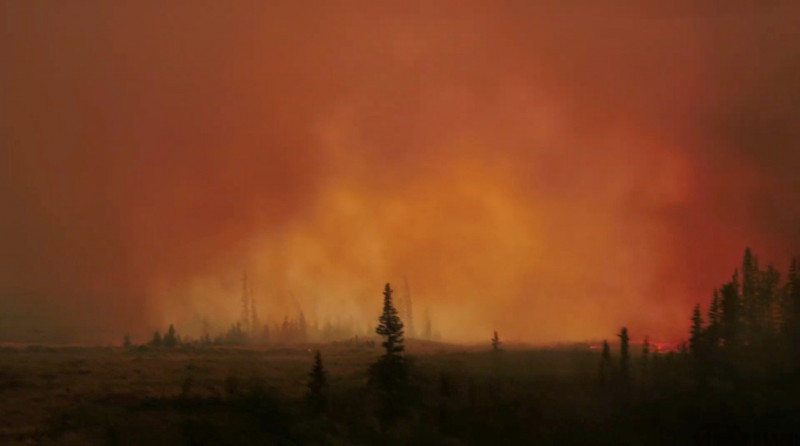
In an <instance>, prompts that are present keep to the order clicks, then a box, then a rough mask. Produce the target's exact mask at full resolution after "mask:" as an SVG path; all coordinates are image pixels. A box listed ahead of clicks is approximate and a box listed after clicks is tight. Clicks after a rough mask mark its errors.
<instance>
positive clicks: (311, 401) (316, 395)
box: [306, 350, 327, 415]
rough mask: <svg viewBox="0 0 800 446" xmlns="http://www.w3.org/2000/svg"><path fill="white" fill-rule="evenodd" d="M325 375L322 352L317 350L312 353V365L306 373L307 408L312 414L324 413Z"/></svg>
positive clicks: (325, 403) (325, 405)
mask: <svg viewBox="0 0 800 446" xmlns="http://www.w3.org/2000/svg"><path fill="white" fill-rule="evenodd" d="M326 375H327V374H326V373H325V368H324V367H323V365H322V354H321V353H320V351H319V350H317V352H316V353H315V354H314V365H313V366H312V368H311V372H309V374H308V394H307V395H306V403H307V405H308V410H309V412H311V413H312V414H313V415H320V414H322V413H324V412H325V409H326V407H327V399H326V397H325V386H326V382H327V376H326Z"/></svg>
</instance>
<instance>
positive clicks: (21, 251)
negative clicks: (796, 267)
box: [0, 1, 800, 342]
mask: <svg viewBox="0 0 800 446" xmlns="http://www.w3.org/2000/svg"><path fill="white" fill-rule="evenodd" d="M0 4H1V5H2V9H0V18H1V19H2V20H1V21H0V29H1V30H2V36H3V37H2V39H0V58H1V59H0V60H2V65H3V69H2V70H0V85H2V87H0V126H2V127H0V205H2V207H1V208H0V209H1V210H2V211H1V212H2V214H0V339H5V340H22V341H27V340H32V341H65V342H109V341H115V340H117V339H118V338H120V336H121V333H123V332H125V331H129V332H131V333H133V334H134V335H135V336H138V337H140V338H142V337H144V336H147V335H148V334H149V333H152V330H154V329H156V328H163V326H164V325H165V324H167V323H169V322H175V323H176V325H177V326H178V327H179V329H182V328H183V330H184V331H185V332H188V333H193V334H195V335H196V334H197V333H198V332H199V330H200V328H199V327H200V324H201V320H202V319H203V318H209V319H211V320H212V322H213V324H215V325H216V326H217V328H219V329H222V328H224V327H225V326H226V325H228V324H230V323H231V322H233V321H235V320H236V318H237V317H238V316H239V312H240V303H239V302H240V301H239V292H240V291H239V290H240V287H241V285H240V282H239V281H240V278H241V272H242V271H243V270H247V271H248V272H249V273H250V275H251V277H253V278H254V281H255V284H254V286H255V292H256V296H257V301H258V305H259V313H260V314H261V316H262V318H263V319H266V320H273V319H274V320H278V319H282V318H283V315H284V314H295V313H296V312H298V311H299V310H300V309H301V308H302V309H303V311H305V312H306V314H308V315H310V316H311V317H312V318H314V319H316V320H319V321H325V320H341V321H351V322H352V323H353V324H356V325H358V326H359V327H361V326H363V327H364V331H366V329H367V326H368V325H374V322H375V320H376V318H377V316H378V314H379V311H380V299H381V290H382V287H383V284H384V283H385V282H387V281H389V282H392V283H393V284H394V287H395V289H397V290H399V291H402V290H403V288H404V287H403V286H402V282H403V278H408V281H409V284H410V287H411V293H412V297H413V302H414V310H415V314H414V315H415V319H416V320H417V326H418V327H419V326H420V325H421V321H422V320H423V317H424V314H425V313H426V312H429V314H430V316H431V320H432V324H433V326H434V328H435V329H436V330H437V331H439V332H441V334H442V335H443V336H444V338H445V339H451V340H459V341H476V340H485V341H487V342H488V339H489V337H490V336H491V331H492V330H493V329H497V330H498V331H500V334H501V336H503V337H504V338H506V339H510V340H523V341H530V342H548V341H559V340H564V341H570V340H584V339H589V338H600V337H611V335H612V333H614V332H615V331H616V330H617V329H618V328H619V327H620V326H622V325H627V326H628V327H629V330H630V331H631V333H632V336H633V337H634V339H636V338H639V337H643V336H644V335H645V334H649V335H650V336H651V337H653V338H658V339H670V340H673V339H677V338H681V337H684V336H685V335H684V333H685V332H686V331H687V327H688V324H689V321H688V317H689V315H690V310H691V307H692V305H693V304H694V303H696V302H703V303H705V302H706V301H707V299H708V297H709V296H710V293H711V291H712V290H713V288H714V287H715V286H717V284H719V283H721V282H723V281H725V280H727V279H728V278H729V276H730V273H731V272H732V270H733V268H734V267H735V266H736V265H737V264H738V262H739V259H740V255H741V252H742V251H743V249H744V247H745V246H748V245H749V246H751V247H752V248H753V249H754V250H755V251H756V252H757V253H759V254H760V257H761V259H762V262H764V263H766V262H767V261H773V262H775V263H776V265H777V266H778V267H779V268H780V269H781V270H782V271H784V270H785V269H786V265H787V264H788V259H789V257H790V256H791V255H793V254H797V253H799V252H800V231H798V228H800V175H798V172H800V150H798V147H797V141H800V126H798V125H797V123H798V122H800V107H798V105H797V104H800V83H798V82H797V80H798V79H800V44H799V43H798V42H800V26H798V25H799V24H800V7H798V6H797V5H796V4H795V3H793V2H785V3H782V2H761V3H759V6H753V5H752V4H750V3H746V2H713V1H708V2H688V1H686V2H670V5H662V4H659V2H603V1H600V2H592V3H591V4H586V5H582V6H581V7H578V6H575V5H571V6H569V5H567V4H565V3H564V2H559V1H553V2H547V1H545V2H516V1H510V2H502V5H501V3H496V2H420V3H413V2H412V3H409V4H396V5H390V4H388V3H381V4H376V3H374V2H343V3H338V2H296V1H287V2H280V1H279V2H247V1H242V2H232V3H229V2H195V1H175V2H166V3H165V2H149V1H148V2H131V3H113V4H112V3H107V2H94V1H78V2H28V1H3V2H2V3H0ZM398 294H399V295H401V296H402V295H403V293H402V292H401V293H398Z"/></svg>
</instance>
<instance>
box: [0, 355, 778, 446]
mask: <svg viewBox="0 0 800 446" xmlns="http://www.w3.org/2000/svg"><path fill="white" fill-rule="evenodd" d="M315 349H319V350H321V352H322V357H323V361H324V365H325V369H326V371H327V374H328V385H327V396H328V402H329V404H328V410H327V414H326V415H325V416H322V417H312V416H309V415H308V414H306V413H305V412H304V407H305V406H304V404H303V401H304V400H303V398H304V395H305V392H306V382H307V376H308V373H309V371H310V369H311V365H312V360H313V351H314V350H315ZM408 351H409V360H410V382H411V387H410V389H409V394H410V395H409V398H408V401H409V407H410V408H409V410H408V413H407V415H406V416H405V417H404V418H403V419H402V420H401V421H400V422H399V423H398V424H397V425H396V426H394V427H392V428H390V429H387V428H383V427H381V425H380V423H379V422H378V419H377V418H376V416H375V415H374V413H375V410H374V407H375V405H374V400H375V398H374V394H373V393H374V392H372V391H371V390H370V387H369V386H368V382H367V381H368V374H367V370H368V368H369V365H370V364H371V363H373V362H374V361H376V360H377V358H378V357H379V356H380V354H381V351H380V347H379V346H375V345H374V344H370V343H365V342H346V343H332V344H324V345H311V344H310V345H298V346H292V347H280V348H279V347H274V348H255V347H254V348H232V347H227V348H222V347H219V348H217V347H208V348H196V347H179V348H176V349H169V350H167V349H146V348H132V349H123V348H111V347H108V348H78V347H70V348H50V347H26V348H2V349H0V443H2V444H76V445H78V444H80V445H83V444H375V443H383V444H410V443H413V444H504V443H510V444H518V443H519V442H524V443H529V442H545V443H607V444H626V443H627V444H642V443H662V442H664V441H669V442H672V441H688V442H690V443H691V442H702V441H699V439H703V438H717V436H719V435H735V434H736V433H737V432H739V431H740V428H741V429H745V428H746V426H745V427H742V426H741V420H742V419H744V420H747V419H751V420H752V419H754V418H753V417H758V416H759V414H760V413H761V412H759V411H762V412H763V411H767V412H769V413H773V412H774V413H775V414H777V415H778V417H777V418H776V417H775V416H772V418H770V419H771V420H773V421H774V422H775V423H777V424H776V425H775V428H774V429H769V426H767V427H768V428H767V429H765V430H764V432H768V433H770V432H778V433H780V432H783V431H785V429H784V424H782V423H788V424H789V425H790V424H791V423H792V420H791V419H790V415H789V413H790V411H791V409H792V407H794V406H791V407H783V406H780V405H777V406H776V405H774V404H773V403H770V395H769V393H768V391H769V389H771V387H763V386H759V387H753V389H757V391H753V392H751V391H749V390H747V391H745V390H742V389H736V388H734V389H727V387H725V386H721V389H722V390H720V391H718V392H715V393H714V397H713V398H709V397H708V396H707V395H705V394H704V396H703V399H702V400H698V397H697V395H698V394H697V393H696V392H697V391H696V390H695V388H694V385H693V383H692V382H691V380H690V379H689V376H688V371H687V369H686V367H684V365H683V362H682V361H681V359H680V358H677V357H675V356H676V355H669V357H666V355H661V356H662V358H661V359H660V361H658V363H657V364H652V365H651V366H649V368H648V369H647V370H645V368H644V367H643V366H642V367H639V368H634V369H633V370H632V374H631V383H630V385H626V386H619V385H609V384H602V383H599V382H598V364H599V359H600V358H599V353H598V352H597V351H592V350H590V349H589V348H588V347H586V346H575V347H560V348H548V349H545V348H539V349H532V348H523V347H518V348H514V347H513V346H509V347H508V348H506V349H505V350H504V351H502V352H492V351H489V349H488V348H485V347H480V348H478V347H473V348H471V347H461V346H452V345H444V344H435V343H423V342H415V341H411V342H410V343H409V345H408ZM633 364H637V358H633ZM765 392H767V393H765ZM759 395H760V396H759ZM753 401H756V402H758V401H761V404H762V406H763V407H760V408H759V407H758V406H753V404H752V402H753ZM731 402H733V403H731ZM731 404H732V405H731ZM770 411H773V412H770ZM700 414H703V415H702V416H700ZM781 417H784V418H786V420H784V419H783V418H781ZM755 419H756V420H757V421H758V423H763V420H761V419H760V418H755ZM704 420H705V421H704ZM762 425H763V424H757V425H755V428H758V427H760V426H762ZM782 429H783V431H782ZM745 432H746V430H745ZM764 432H760V433H758V434H759V435H761V434H763V433H764ZM709 436H710V437H709ZM758 438H761V437H758Z"/></svg>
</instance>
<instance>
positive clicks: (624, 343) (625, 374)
mask: <svg viewBox="0 0 800 446" xmlns="http://www.w3.org/2000/svg"><path fill="white" fill-rule="evenodd" d="M617 336H618V337H619V354H620V358H619V362H620V378H621V379H622V381H623V382H625V383H627V382H628V378H629V372H630V357H629V355H628V351H629V341H630V338H629V337H628V329H627V327H622V330H620V332H619V334H618V335H617Z"/></svg>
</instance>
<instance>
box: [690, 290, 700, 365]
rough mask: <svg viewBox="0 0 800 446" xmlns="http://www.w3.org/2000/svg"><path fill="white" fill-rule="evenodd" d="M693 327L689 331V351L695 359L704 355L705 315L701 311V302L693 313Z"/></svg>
mask: <svg viewBox="0 0 800 446" xmlns="http://www.w3.org/2000/svg"><path fill="white" fill-rule="evenodd" d="M691 320H692V328H691V330H690V333H689V353H690V354H691V355H692V357H694V358H695V359H699V358H700V356H701V355H702V346H703V340H702V337H703V316H702V314H701V313H700V304H697V305H695V307H694V312H693V313H692V319H691Z"/></svg>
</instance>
